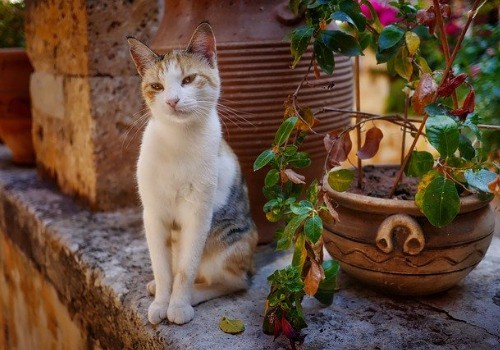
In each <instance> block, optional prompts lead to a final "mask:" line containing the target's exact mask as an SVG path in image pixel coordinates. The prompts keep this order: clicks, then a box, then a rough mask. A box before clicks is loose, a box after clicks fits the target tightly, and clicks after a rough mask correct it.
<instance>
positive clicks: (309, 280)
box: [254, 0, 500, 347]
mask: <svg viewBox="0 0 500 350" xmlns="http://www.w3.org/2000/svg"><path fill="white" fill-rule="evenodd" d="M479 5H480V1H474V3H473V4H472V6H471V9H470V11H468V12H467V13H466V14H465V13H464V14H463V15H464V16H466V20H465V25H464V26H463V28H462V29H461V31H460V33H459V35H458V37H457V38H456V41H455V44H454V47H453V48H452V49H451V48H450V47H449V41H450V38H449V36H448V35H447V34H446V31H445V30H444V26H445V21H446V19H447V18H448V17H449V11H450V5H449V4H447V1H446V0H444V1H443V0H441V1H438V0H433V1H432V4H431V5H430V6H429V7H428V8H423V9H419V8H418V7H416V6H414V5H412V4H411V3H410V2H409V1H406V0H401V1H398V2H393V3H391V6H392V7H394V8H395V9H396V13H397V14H396V19H397V21H396V22H395V23H392V24H388V25H386V26H383V25H382V24H381V23H380V20H379V19H378V17H377V13H376V9H375V8H374V7H373V5H372V4H371V3H370V2H369V1H367V0H361V1H360V2H358V1H354V0H341V1H328V0H314V1H309V0H291V1H290V8H291V9H292V10H293V11H294V12H295V13H299V12H300V13H304V15H305V17H306V24H305V26H302V27H299V28H296V29H295V30H294V31H293V32H292V33H291V34H290V40H291V51H292V55H293V56H294V60H295V61H297V60H300V57H301V56H302V54H303V53H304V52H306V51H307V50H312V51H313V55H312V56H309V57H310V58H309V69H308V70H307V73H306V74H305V76H304V78H303V80H302V82H301V83H300V84H299V86H298V88H297V90H296V92H295V93H294V94H293V95H292V96H290V98H289V99H288V101H287V102H286V105H285V113H284V121H283V122H282V124H281V126H280V127H279V128H278V130H277V131H276V134H275V138H274V142H273V144H272V146H271V148H269V149H266V150H264V151H263V152H262V153H261V154H260V155H259V156H258V158H257V159H256V160H255V163H254V170H256V171H257V170H259V169H261V168H264V167H268V168H269V169H268V171H267V174H266V176H265V183H264V193H265V195H266V197H267V198H268V202H267V203H266V204H265V205H264V212H265V213H266V216H267V218H268V219H269V220H271V221H274V222H279V223H281V226H280V228H278V229H277V231H276V235H275V239H276V244H277V249H288V248H291V247H293V258H292V262H291V264H290V265H289V266H288V267H286V268H284V269H282V270H278V271H275V272H274V273H273V274H272V275H271V276H269V282H270V284H271V291H270V293H269V295H268V298H267V301H266V312H265V317H264V331H265V332H267V333H270V334H274V335H275V336H278V335H280V334H284V335H285V336H287V337H288V338H289V339H290V341H291V344H292V347H294V346H295V343H296V342H300V341H301V340H302V336H301V333H300V330H301V329H302V328H303V327H304V326H305V321H304V317H303V313H302V309H301V301H302V298H303V297H304V296H305V295H309V296H314V297H315V298H317V299H318V300H319V301H320V302H322V303H325V304H329V303H331V302H332V298H333V293H334V290H335V275H336V273H337V271H338V270H339V264H338V263H337V262H333V261H323V256H322V254H323V253H322V252H323V246H325V247H326V248H327V250H328V251H329V253H330V254H331V255H332V256H333V257H334V258H336V259H337V260H339V261H340V266H341V267H342V268H343V269H344V270H345V271H346V272H347V273H349V274H351V275H352V276H354V277H356V278H357V279H359V280H361V281H363V282H364V283H366V284H370V285H372V286H375V287H377V288H378V289H380V290H384V291H388V292H392V293H400V294H410V295H416V294H418V295H422V294H430V293H435V292H438V291H442V290H445V289H447V288H450V287H451V286H453V285H454V284H456V283H457V282H458V281H459V280H460V279H462V278H463V277H464V276H465V275H466V274H467V273H468V272H470V271H471V270H472V269H473V268H474V267H475V266H476V265H477V264H478V263H479V261H480V260H481V258H482V257H483V256H484V254H485V252H486V249H487V248H488V245H489V243H490V241H491V238H492V234H493V226H494V217H493V213H492V211H491V209H490V208H489V205H488V204H489V201H490V200H491V199H492V198H493V194H492V193H498V191H499V187H500V185H499V177H498V175H497V173H498V164H497V163H495V162H494V161H493V160H491V159H490V158H488V157H487V150H485V149H484V148H482V143H481V140H482V134H483V132H482V131H483V129H485V128H493V129H498V126H494V125H493V126H492V125H482V124H481V123H480V116H478V115H477V114H475V113H474V100H475V93H474V89H473V87H472V85H471V84H470V82H469V80H468V76H467V74H465V73H461V74H458V73H457V72H455V71H454V70H453V68H454V65H453V64H454V61H455V59H456V56H457V54H458V53H459V52H460V50H461V49H462V41H463V39H464V36H465V33H466V32H467V30H468V29H469V27H470V24H471V22H472V20H473V18H474V16H475V15H476V13H477V11H478V8H479ZM362 6H366V8H367V9H368V13H369V14H368V15H365V14H364V13H363V10H362ZM332 21H338V22H341V23H342V24H341V25H340V28H339V29H330V28H329V27H328V25H329V23H330V22H332ZM424 39H425V40H435V41H436V42H437V43H438V44H439V47H440V49H441V50H442V52H443V54H444V57H445V66H444V67H443V69H439V68H436V69H434V70H432V69H430V68H429V66H428V64H427V62H426V60H425V57H424V56H423V55H422V52H421V51H420V45H421V42H422V41H423V40H424ZM369 48H373V49H374V50H375V51H376V56H377V60H378V63H385V64H386V65H387V69H388V71H389V72H390V73H392V74H395V75H399V76H401V77H402V78H403V79H405V80H406V86H405V88H404V92H405V113H404V115H402V116H400V115H372V114H368V113H363V112H361V111H360V96H359V93H358V92H359V83H356V92H357V93H356V95H357V96H356V110H354V111H349V112H350V113H351V114H352V115H353V117H354V122H353V124H352V125H351V126H348V127H346V128H343V129H336V130H331V131H330V132H328V133H326V134H325V135H324V144H325V149H326V156H325V158H324V174H323V176H322V177H321V178H319V179H309V178H306V177H305V176H303V175H302V174H301V172H302V170H301V168H303V167H307V165H308V164H307V162H303V163H300V164H297V163H295V162H294V159H295V158H296V157H297V155H300V157H301V158H303V159H307V153H303V152H302V151H301V148H300V147H301V145H302V144H303V143H304V142H305V143H307V140H306V138H307V135H308V134H309V133H311V132H313V133H314V132H315V125H316V123H317V122H318V120H317V117H318V118H320V114H321V113H322V112H324V111H325V110H331V108H329V107H328V106H325V107H323V108H320V109H317V110H311V109H310V108H308V106H307V105H305V104H304V103H302V101H301V96H300V88H301V86H302V85H304V84H307V83H308V79H310V78H311V79H312V76H315V77H317V76H319V75H321V74H331V73H332V72H333V71H334V68H335V62H334V57H333V52H349V53H351V54H355V55H362V52H363V50H365V49H369ZM320 70H321V71H323V73H321V72H320ZM355 80H356V81H359V61H358V59H357V57H356V58H355ZM457 92H459V93H460V94H461V95H464V98H463V99H460V98H459V97H458V96H459V94H458V93H457ZM410 106H411V107H412V108H413V110H414V111H415V113H416V115H415V116H412V117H410V116H409V115H408V110H409V108H410ZM382 120H383V121H388V122H391V123H395V124H397V125H399V126H400V128H401V132H402V133H403V145H402V160H401V163H400V164H398V165H396V166H394V167H392V168H391V167H373V166H372V167H363V163H362V162H363V161H364V160H365V159H370V158H372V157H373V156H374V155H375V154H376V153H377V151H378V149H379V146H380V144H381V141H382V139H383V137H384V135H383V132H382V131H381V130H380V129H379V128H378V127H377V126H376V125H375V123H376V122H379V121H382ZM424 130H425V132H424ZM351 134H354V135H355V136H356V144H357V152H356V156H357V160H356V164H355V165H354V168H355V170H352V169H351V168H352V164H351V165H349V166H348V167H347V168H346V167H345V166H343V165H344V164H345V162H346V160H348V156H349V153H350V152H351V150H352V148H353V143H352V141H351ZM406 134H410V135H411V136H412V137H413V141H412V142H411V145H410V146H409V147H405V141H404V140H405V135H406ZM354 135H353V136H354ZM363 139H364V141H363ZM419 139H424V140H425V141H426V142H427V143H429V144H430V145H431V146H432V147H433V151H432V152H428V151H426V150H419V149H417V148H416V145H417V142H418V140H419ZM362 141H363V142H362ZM348 164H349V163H348ZM373 171H377V173H375V174H373ZM380 172H381V173H380ZM386 175H388V177H389V179H390V183H389V185H388V186H387V188H386V189H384V187H382V186H381V181H380V179H381V178H382V177H383V176H386ZM370 184H371V185H373V184H375V188H373V187H372V188H370V186H369V185H370ZM345 191H349V192H345ZM355 192H358V193H355ZM370 195H376V196H379V197H382V198H375V197H373V196H370Z"/></svg>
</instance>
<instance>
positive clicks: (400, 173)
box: [388, 0, 481, 198]
mask: <svg viewBox="0 0 500 350" xmlns="http://www.w3.org/2000/svg"><path fill="white" fill-rule="evenodd" d="M432 1H433V4H434V11H435V14H436V20H437V24H438V28H439V32H440V34H439V37H440V40H441V45H442V47H443V51H444V53H445V60H446V68H445V71H444V74H443V79H442V80H441V83H440V84H439V85H440V86H442V85H443V84H444V83H445V82H446V80H447V79H448V75H449V74H450V72H451V69H452V66H453V61H454V60H455V57H456V55H457V53H458V50H459V48H460V46H461V45H462V41H463V39H464V37H465V33H466V32H467V30H468V29H469V26H470V24H471V23H472V19H473V18H474V17H475V16H476V12H477V9H478V7H479V4H480V2H481V0H475V1H474V4H473V5H472V9H471V11H469V16H468V19H467V23H466V24H465V26H464V28H463V29H462V32H461V33H460V36H459V40H458V42H457V44H456V46H455V49H454V50H453V54H452V56H451V57H450V52H449V47H448V42H447V40H446V33H445V30H444V24H443V17H442V16H441V11H440V10H439V1H438V0H432ZM438 89H439V88H438ZM454 94H455V98H456V93H455V92H454ZM455 98H454V100H453V103H454V105H455V108H458V103H456V101H455ZM436 99H437V96H436V97H435V98H434V101H433V102H435V101H436ZM427 118H429V115H428V114H424V118H423V119H422V124H420V127H419V129H418V132H417V134H416V135H415V138H414V139H413V142H412V144H411V146H410V149H409V150H408V153H407V154H406V157H405V158H404V159H403V163H402V164H401V168H400V169H399V171H398V174H397V176H396V179H395V180H394V184H393V186H392V189H391V191H390V192H389V196H388V197H389V198H391V197H392V196H393V195H394V192H396V188H397V187H398V185H399V183H400V182H401V179H402V177H403V172H404V169H405V168H406V164H407V163H408V161H409V160H410V156H411V154H412V153H413V150H414V149H415V146H416V145H417V141H418V138H419V137H420V135H422V131H423V130H424V126H425V122H426V121H427Z"/></svg>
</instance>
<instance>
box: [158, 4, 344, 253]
mask: <svg viewBox="0 0 500 350" xmlns="http://www.w3.org/2000/svg"><path fill="white" fill-rule="evenodd" d="M204 20H208V21H209V22H210V24H211V25H212V27H213V29H214V32H215V35H216V39H217V53H218V63H219V69H220V74H221V78H222V96H221V100H220V103H222V104H223V105H225V106H227V107H229V108H231V109H232V111H234V112H227V111H226V112H225V111H224V108H222V109H221V115H222V121H223V124H224V126H223V128H224V131H225V138H226V140H228V142H229V144H230V145H231V146H232V148H233V149H234V151H235V153H236V154H237V155H238V158H239V161H240V164H241V167H242V171H243V175H244V177H245V179H246V182H247V184H248V188H249V195H250V206H251V210H252V216H253V218H254V220H255V222H256V224H257V227H258V230H259V236H260V243H265V242H270V241H271V240H272V237H273V234H274V227H273V226H272V225H271V224H270V223H269V222H268V221H267V220H266V218H265V215H264V213H263V210H262V207H263V205H264V203H265V202H266V199H265V198H264V196H263V195H262V187H263V184H264V177H265V174H266V171H265V170H260V171H258V172H256V173H254V172H253V170H252V165H253V162H254V161H255V159H256V158H257V156H258V155H259V154H260V153H261V152H262V151H263V150H264V149H266V148H269V147H270V146H271V143H272V140H273V139H274V133H275V132H276V130H277V129H278V126H279V125H280V123H281V122H282V120H283V111H284V108H283V103H284V101H285V100H286V98H287V97H288V96H289V95H291V94H292V93H293V92H294V91H295V89H296V88H297V85H298V83H299V82H300V80H301V79H302V78H303V76H304V74H305V72H306V70H307V68H308V64H309V61H310V58H311V56H310V54H309V55H305V56H304V58H303V60H302V62H301V63H300V64H299V65H298V66H297V67H296V68H295V69H293V70H292V69H290V65H291V63H292V57H291V55H290V44H289V43H287V42H285V41H284V40H283V38H284V37H285V35H286V34H287V33H289V32H290V30H291V29H292V27H291V26H290V25H292V24H293V25H295V24H297V23H298V22H300V18H295V17H294V16H293V14H292V13H291V12H290V11H289V9H288V1H283V0H281V1H269V0H256V1H229V0H218V1H180V0H167V1H165V14H164V17H163V21H162V23H161V24H160V28H159V30H158V33H157V35H156V37H155V40H154V42H153V48H154V49H156V50H157V51H159V52H165V51H167V50H170V49H172V48H179V47H184V46H185V45H186V44H187V42H188V41H189V38H190V36H191V34H192V32H193V30H194V28H195V27H196V26H197V25H198V24H199V23H200V22H201V21H204ZM335 62H336V66H335V74H334V76H333V78H332V77H327V76H325V75H323V76H322V77H321V78H320V79H319V80H314V82H315V84H318V85H316V87H312V86H304V88H303V89H302V92H301V97H300V103H301V104H302V105H303V106H308V107H311V108H318V107H322V106H335V107H337V108H346V109H350V108H351V106H352V91H353V90H352V67H351V61H350V59H349V58H347V57H342V56H335ZM313 79H314V78H313ZM331 82H334V83H335V87H334V88H333V90H331V91H329V90H327V89H326V88H325V87H326V86H327V85H328V84H329V83H331ZM320 119H321V123H320V124H319V126H318V127H317V128H315V129H316V131H317V133H318V134H316V135H312V136H311V137H310V138H309V139H308V142H306V145H305V148H304V150H305V151H307V152H309V153H310V154H311V156H312V160H313V165H312V166H311V167H310V168H309V169H308V170H307V171H306V172H305V175H306V176H307V177H308V178H311V177H316V176H320V175H321V172H322V168H323V161H322V159H323V158H324V150H323V139H322V134H324V133H326V132H327V131H330V130H332V129H335V128H339V127H343V126H345V125H347V124H349V122H350V117H349V116H348V115H346V114H339V113H333V112H332V113H325V114H322V115H321V117H320Z"/></svg>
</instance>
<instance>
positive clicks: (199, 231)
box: [167, 201, 212, 324]
mask: <svg viewBox="0 0 500 350" xmlns="http://www.w3.org/2000/svg"><path fill="white" fill-rule="evenodd" d="M179 209H181V210H180V211H181V212H182V219H181V230H180V235H179V238H180V239H179V242H178V246H177V249H178V261H177V264H176V268H175V270H174V282H173V285H172V296H171V299H170V305H169V308H168V313H167V316H168V320H169V321H170V322H173V323H176V324H184V323H187V322H189V321H191V320H192V319H193V317H194V309H193V307H192V306H191V295H192V293H193V284H194V279H195V277H196V274H197V272H198V268H199V265H200V261H201V256H202V254H203V248H204V246H205V242H206V239H207V236H208V231H209V229H210V223H211V218H212V205H211V203H210V204H207V201H198V202H197V203H193V202H184V203H183V204H182V205H181V206H180V207H179Z"/></svg>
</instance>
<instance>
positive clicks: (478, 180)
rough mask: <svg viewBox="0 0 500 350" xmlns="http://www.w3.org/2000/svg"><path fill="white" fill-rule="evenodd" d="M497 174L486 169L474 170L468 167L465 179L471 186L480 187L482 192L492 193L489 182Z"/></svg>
mask: <svg viewBox="0 0 500 350" xmlns="http://www.w3.org/2000/svg"><path fill="white" fill-rule="evenodd" d="M497 176H498V175H497V174H495V173H494V172H492V171H489V170H486V169H479V170H478V171H473V170H472V169H467V170H466V171H465V179H466V180H467V183H468V184H469V186H472V187H474V188H476V189H478V190H479V191H481V192H487V193H491V191H490V189H489V188H488V184H489V183H490V182H492V181H494V180H495V179H496V178H497Z"/></svg>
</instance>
